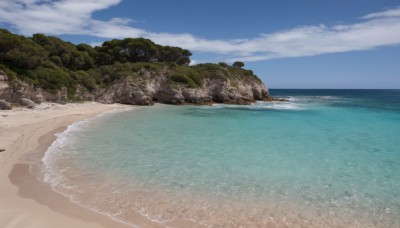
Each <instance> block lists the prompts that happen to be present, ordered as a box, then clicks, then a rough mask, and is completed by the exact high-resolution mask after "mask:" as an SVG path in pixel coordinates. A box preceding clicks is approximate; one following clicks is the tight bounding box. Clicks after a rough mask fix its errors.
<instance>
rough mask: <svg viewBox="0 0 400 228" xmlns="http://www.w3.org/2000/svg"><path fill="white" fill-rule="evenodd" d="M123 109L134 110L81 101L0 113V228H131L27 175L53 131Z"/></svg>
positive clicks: (41, 153)
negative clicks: (71, 199)
mask: <svg viewBox="0 0 400 228" xmlns="http://www.w3.org/2000/svg"><path fill="white" fill-rule="evenodd" d="M127 108H128V109H135V107H132V106H125V105H117V104H112V105H106V104H99V103H82V104H67V105H55V104H41V105H40V106H38V107H37V108H35V109H22V108H18V109H15V110H12V111H0V149H5V151H3V152H0V227H4V228H12V227H18V228H22V227H30V228H35V227H41V228H45V227H49V228H50V227H65V228H70V227H87V228H97V227H129V226H127V225H125V224H122V223H120V222H116V221H114V220H112V219H110V218H109V217H107V216H104V215H102V214H99V213H97V212H94V211H91V210H89V209H86V208H83V207H80V206H79V205H78V204H75V203H72V202H71V201H70V200H69V199H68V198H67V197H65V196H62V195H61V194H58V193H56V192H54V191H52V189H51V187H50V185H48V184H46V183H43V182H40V181H39V180H38V179H37V177H35V176H34V175H33V174H32V173H31V172H30V171H29V167H30V164H31V163H32V162H33V160H40V158H41V157H42V156H43V155H44V152H45V151H46V150H47V148H48V147H49V145H50V144H51V143H52V142H53V141H54V139H55V136H54V134H55V133H58V132H61V131H63V130H64V129H65V128H66V127H67V126H68V125H70V124H72V123H73V122H76V121H79V120H83V119H87V118H91V117H94V116H96V115H98V114H100V113H103V112H106V111H110V110H115V109H127ZM140 221H141V219H140V218H138V224H140Z"/></svg>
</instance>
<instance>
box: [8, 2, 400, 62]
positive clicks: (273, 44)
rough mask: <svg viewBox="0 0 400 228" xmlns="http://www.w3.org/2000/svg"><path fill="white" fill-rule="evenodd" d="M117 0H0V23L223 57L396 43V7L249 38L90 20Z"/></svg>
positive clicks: (399, 38)
mask: <svg viewBox="0 0 400 228" xmlns="http://www.w3.org/2000/svg"><path fill="white" fill-rule="evenodd" d="M120 2H121V0H86V1H81V0H59V1H50V0H2V1H1V2H0V22H3V23H8V24H10V25H12V26H13V27H14V28H15V29H16V30H18V31H19V32H20V33H22V34H26V35H31V34H33V33H45V34H52V35H65V34H70V35H88V36H95V37H101V38H125V37H146V38H149V39H152V40H153V41H155V42H157V43H160V44H163V45H175V46H180V47H183V48H187V49H190V50H192V51H196V52H205V53H212V54H218V55H220V56H221V57H223V58H226V59H229V60H231V61H234V60H243V61H260V60H268V59H275V58H288V57H302V56H313V55H320V54H327V53H337V52H349V51H360V50H371V49H374V48H378V47H383V46H391V45H399V44H400V7H397V8H394V9H388V10H385V11H381V12H373V13H370V14H368V15H364V16H362V17H361V18H360V19H359V22H358V23H353V24H340V25H333V26H327V25H312V26H300V27H296V28H292V29H288V30H282V31H277V32H274V33H261V34H260V35H259V36H258V37H255V38H249V39H240V40H238V39H230V40H209V39H205V38H199V37H196V36H193V35H192V34H172V33H163V32H160V33H154V32H148V31H146V30H143V29H139V28H135V27H134V26H132V25H131V20H130V19H126V18H111V19H110V20H108V21H103V20H96V19H94V18H93V17H92V14H93V13H94V12H96V11H99V10H105V9H107V8H109V7H112V6H114V5H117V4H119V3H120Z"/></svg>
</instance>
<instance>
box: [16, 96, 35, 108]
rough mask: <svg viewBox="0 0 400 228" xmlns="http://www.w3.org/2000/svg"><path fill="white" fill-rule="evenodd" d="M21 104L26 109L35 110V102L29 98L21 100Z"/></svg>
mask: <svg viewBox="0 0 400 228" xmlns="http://www.w3.org/2000/svg"><path fill="white" fill-rule="evenodd" d="M19 104H20V105H21V106H23V107H25V108H34V107H35V102H33V101H31V100H29V99H27V98H21V99H20V100H19Z"/></svg>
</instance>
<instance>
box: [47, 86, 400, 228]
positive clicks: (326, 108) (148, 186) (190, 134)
mask: <svg viewBox="0 0 400 228" xmlns="http://www.w3.org/2000/svg"><path fill="white" fill-rule="evenodd" d="M271 93H272V95H276V96H279V97H285V98H288V99H289V100H290V102H273V103H265V102H259V103H256V104H253V105H251V106H234V105H214V106H168V105H156V106H153V107H144V108H141V109H139V110H135V111H119V112H114V113H108V114H105V115H102V116H99V117H96V118H94V119H92V120H88V121H83V122H80V123H77V124H74V125H72V126H71V127H70V128H69V129H68V130H67V131H66V132H64V133H62V134H61V135H59V136H58V140H57V141H56V142H55V143H54V144H53V145H52V146H51V148H50V149H49V151H48V152H47V153H46V156H45V157H44V158H43V161H44V172H45V180H46V181H47V182H49V183H50V184H51V185H52V186H53V188H54V189H55V190H56V191H59V192H61V193H63V194H65V195H68V196H70V197H71V199H72V200H73V201H75V202H77V203H80V204H82V205H83V206H86V207H89V208H91V209H93V210H96V211H99V212H101V213H104V214H107V215H109V216H111V217H113V218H115V219H117V220H121V221H124V222H127V223H129V224H135V221H134V219H132V216H131V215H132V213H140V214H141V215H143V216H145V217H147V218H149V219H150V220H152V221H157V222H159V223H167V222H168V221H171V220H177V219H181V220H190V221H193V222H195V223H198V224H202V225H206V226H228V227H230V226H244V227H265V226H269V227H400V216H399V215H400V146H399V145H400V90H272V91H271Z"/></svg>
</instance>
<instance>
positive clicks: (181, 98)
mask: <svg viewBox="0 0 400 228" xmlns="http://www.w3.org/2000/svg"><path fill="white" fill-rule="evenodd" d="M146 68H147V69H146ZM200 72H201V71H200ZM243 72H246V71H243V70H242V69H240V70H235V71H232V70H231V71H228V70H226V69H223V68H222V67H221V68H217V70H216V71H213V74H212V73H210V72H208V71H207V73H208V75H201V74H200V75H197V76H196V77H197V78H194V76H191V77H192V78H193V80H191V79H190V77H186V75H183V74H179V69H176V68H175V67H168V66H166V65H162V66H161V67H158V68H154V67H153V68H151V67H143V68H140V69H137V70H136V71H135V72H130V73H129V74H126V75H124V76H120V77H117V78H115V79H114V80H113V81H112V82H111V83H109V84H108V85H106V86H96V87H95V88H94V89H93V90H92V91H88V89H87V88H86V87H84V86H82V85H80V84H78V85H77V86H76V88H75V91H74V97H73V99H71V98H70V97H69V96H68V92H67V89H66V88H61V89H59V90H57V91H56V92H48V91H46V90H43V89H42V88H40V87H39V86H33V85H30V84H28V83H26V82H22V81H19V80H15V79H14V80H9V79H8V77H7V75H5V74H4V73H3V74H0V100H1V99H4V100H6V101H8V102H10V103H20V100H21V98H27V99H30V100H32V101H34V102H36V103H41V102H45V101H46V102H69V101H98V102H102V103H123V104H132V105H152V104H154V103H155V102H158V103H166V104H199V105H204V104H211V103H229V104H250V103H252V102H255V101H257V100H268V99H270V98H269V94H268V89H267V88H266V86H265V85H264V84H263V83H262V82H261V81H260V79H258V78H257V77H256V76H254V75H252V74H248V75H245V74H244V73H243ZM189 75H190V74H189ZM102 77H107V75H102ZM196 80H197V81H196ZM193 81H196V82H197V84H195V83H192V82H193Z"/></svg>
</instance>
